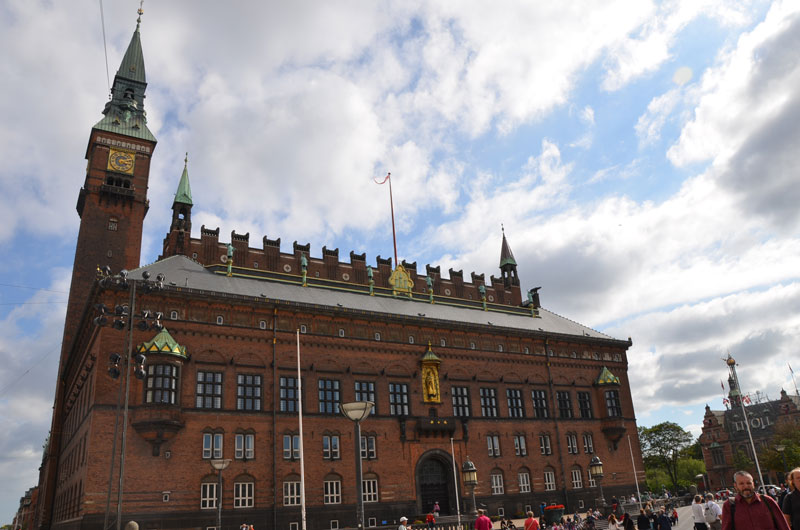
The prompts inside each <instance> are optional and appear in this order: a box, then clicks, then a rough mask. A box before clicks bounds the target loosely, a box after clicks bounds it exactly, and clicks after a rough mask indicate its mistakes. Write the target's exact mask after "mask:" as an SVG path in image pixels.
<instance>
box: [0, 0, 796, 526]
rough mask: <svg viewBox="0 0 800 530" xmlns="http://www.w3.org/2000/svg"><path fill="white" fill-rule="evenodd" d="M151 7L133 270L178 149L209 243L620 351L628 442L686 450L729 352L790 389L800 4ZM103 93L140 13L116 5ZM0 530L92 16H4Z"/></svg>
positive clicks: (82, 109) (46, 381)
mask: <svg viewBox="0 0 800 530" xmlns="http://www.w3.org/2000/svg"><path fill="white" fill-rule="evenodd" d="M592 4H595V7H592V8H590V9H587V5H590V4H587V3H586V2H583V1H581V0H575V1H567V0H564V1H561V2H511V1H508V2H481V1H472V2H470V1H461V2H450V1H418V2H416V1H410V0H407V1H403V2H391V1H379V2H358V1H352V2H348V1H331V2H324V3H321V2H310V1H296V2H274V1H269V2H258V3H256V2H253V3H247V4H245V3H238V4H236V3H235V4H230V3H225V2H210V1H204V2H199V1H189V0H175V1H172V2H145V4H144V15H143V16H142V24H141V35H142V46H143V51H144V57H145V66H146V73H147V80H148V82H149V85H148V87H147V98H146V100H145V105H144V106H145V109H146V110H147V113H148V125H149V127H150V129H151V130H152V131H153V133H154V134H155V136H156V137H157V138H158V146H157V147H156V150H155V153H154V157H153V159H152V165H151V172H150V188H149V198H150V210H149V213H148V215H147V218H146V220H145V226H144V229H145V230H144V242H143V249H142V263H149V262H152V261H154V260H155V259H156V258H157V256H158V255H159V253H160V250H161V241H162V239H163V237H164V235H165V233H166V231H167V229H168V228H169V221H170V215H171V210H170V207H171V204H172V199H173V196H174V193H175V189H176V187H177V183H178V179H179V177H180V174H181V171H182V170H183V163H184V157H185V156H186V155H185V153H186V152H188V153H189V154H188V159H189V163H188V168H189V176H190V180H191V186H192V192H193V199H194V208H193V226H194V227H195V228H194V230H195V232H194V234H193V235H194V236H195V237H199V228H200V226H201V225H205V226H206V227H209V228H216V227H220V229H221V234H222V236H221V239H225V240H227V236H226V235H227V234H230V232H231V231H233V230H235V231H236V232H237V233H246V232H249V233H250V234H251V242H254V243H253V244H254V245H257V244H258V241H260V239H261V237H262V236H264V235H266V236H268V237H270V238H271V239H275V238H277V237H280V238H281V240H282V242H283V250H284V251H289V250H290V249H291V242H292V241H298V242H300V243H308V242H310V243H311V254H312V256H320V255H321V254H322V250H321V249H322V246H323V245H324V246H327V247H328V248H339V249H340V255H341V256H343V257H346V256H348V255H349V251H350V250H355V251H356V252H357V253H361V252H366V253H367V259H368V261H369V262H371V263H374V262H375V258H376V256H378V255H381V256H383V257H387V256H390V255H391V254H392V240H391V221H390V216H389V203H388V190H387V189H386V187H385V186H377V185H375V184H374V183H373V179H374V178H376V177H382V176H384V175H385V174H386V173H387V172H391V173H392V183H393V191H394V198H395V204H394V207H395V212H396V217H397V227H398V234H397V236H398V252H399V255H400V258H401V259H406V260H407V261H412V262H413V261H416V262H417V263H418V269H422V268H423V266H424V264H426V263H430V264H431V265H434V266H435V265H441V267H442V271H446V270H448V269H449V268H450V267H452V268H454V269H455V270H460V269H463V270H464V271H465V274H468V273H469V272H470V271H476V272H478V273H486V274H487V275H488V274H495V275H499V269H498V263H499V255H500V244H501V225H502V226H504V227H505V233H506V235H507V237H508V240H509V244H510V245H511V248H512V250H513V252H514V254H515V257H516V260H517V262H518V263H519V277H520V279H521V282H522V288H523V289H524V290H526V289H529V288H532V287H536V286H542V289H541V291H540V294H541V301H542V305H543V306H544V307H545V308H547V309H549V310H551V311H554V312H556V313H558V314H561V315H564V316H566V317H568V318H570V319H572V320H575V321H578V322H581V323H583V324H586V325H589V326H591V327H593V328H595V329H597V330H599V331H602V332H604V333H607V334H609V335H611V336H614V337H616V338H620V339H627V338H628V337H631V338H632V340H633V345H632V346H631V348H630V350H629V357H628V360H629V376H630V380H631V390H632V392H633V399H634V407H635V410H636V417H637V422H638V424H639V425H645V426H649V425H653V424H656V423H659V422H662V421H667V420H669V421H675V422H677V423H679V424H680V425H682V426H683V427H684V428H686V429H688V430H690V431H691V432H692V433H694V434H695V435H697V434H699V432H700V426H701V422H702V415H703V407H704V406H705V404H706V403H708V404H710V405H711V406H712V408H715V409H721V408H722V407H723V405H722V389H721V388H720V380H727V372H726V366H725V364H724V362H723V361H722V358H723V357H724V356H725V355H727V353H728V352H730V353H731V355H733V356H734V358H735V359H736V360H737V361H738V363H739V377H740V380H741V383H742V386H743V388H744V390H745V391H746V392H751V393H754V392H755V391H760V392H763V393H765V394H766V395H767V396H769V397H770V398H777V397H778V395H779V392H780V389H781V388H785V389H786V390H787V391H794V385H793V382H792V374H791V373H790V371H789V364H790V363H792V362H795V364H796V368H800V356H798V345H800V341H798V339H800V273H799V272H798V271H800V208H798V202H800V185H798V184H800V178H798V169H797V168H798V167H800V149H798V148H797V146H798V145H800V128H799V127H798V123H800V54H798V53H797V50H798V49H800V2H797V1H773V2H770V1H759V0H752V1H746V0H744V1H737V2H727V1H717V0H686V1H683V0H674V1H664V2H660V3H658V2H649V1H646V0H631V1H623V0H618V1H614V0H609V1H605V2H596V3H592ZM103 7H104V13H103V17H102V20H104V21H105V42H106V50H107V55H108V69H109V71H110V76H111V79H112V80H113V75H114V73H115V72H116V69H117V67H118V66H119V62H120V60H121V58H122V55H123V53H124V50H125V48H126V47H127V44H128V42H129V41H130V38H131V34H132V32H133V30H134V28H135V23H136V17H137V15H136V9H137V8H138V7H139V2H137V1H134V0H125V1H117V2H105V3H104V6H103ZM0 49H3V50H6V52H5V53H3V54H0V79H2V80H3V81H2V86H3V91H2V96H3V97H2V98H0V248H2V255H4V256H5V259H3V260H2V262H0V359H2V362H1V363H0V476H2V477H4V480H3V481H2V483H0V522H1V523H5V522H10V521H11V518H12V517H13V513H14V511H15V510H16V508H17V505H18V502H19V497H20V496H21V495H22V494H23V493H24V491H25V490H26V489H27V488H28V487H31V486H34V485H35V484H36V482H37V477H38V466H39V464H40V463H41V456H42V444H43V443H44V441H45V438H46V436H47V432H48V430H49V427H50V415H51V407H52V402H53V391H54V385H55V379H56V371H57V365H58V356H59V351H60V340H61V334H62V330H63V319H64V313H65V310H66V297H67V292H68V290H69V277H70V270H71V267H72V262H73V258H74V252H75V241H76V237H77V229H78V223H79V218H78V215H77V213H76V211H75V204H76V201H77V197H78V190H79V189H80V187H81V185H82V184H83V178H84V171H85V163H86V162H85V158H84V156H85V151H86V146H87V142H88V138H89V131H90V129H91V127H92V125H94V124H95V123H96V122H97V121H99V119H100V118H101V111H102V109H103V106H104V104H105V102H106V100H107V98H108V89H109V80H108V76H107V73H106V59H105V54H104V38H103V25H102V23H101V13H100V6H99V5H98V2H95V1H93V0H74V1H72V2H49V1H48V2H45V1H38V0H0Z"/></svg>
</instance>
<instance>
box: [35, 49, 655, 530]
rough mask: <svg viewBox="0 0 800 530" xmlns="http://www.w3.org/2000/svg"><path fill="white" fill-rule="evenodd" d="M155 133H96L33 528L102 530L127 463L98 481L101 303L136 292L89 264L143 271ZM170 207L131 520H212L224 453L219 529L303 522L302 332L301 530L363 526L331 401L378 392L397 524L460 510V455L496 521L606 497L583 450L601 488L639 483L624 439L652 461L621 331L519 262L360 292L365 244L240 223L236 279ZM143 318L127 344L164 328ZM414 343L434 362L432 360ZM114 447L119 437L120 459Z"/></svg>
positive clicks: (139, 402) (381, 444) (378, 423)
mask: <svg viewBox="0 0 800 530" xmlns="http://www.w3.org/2000/svg"><path fill="white" fill-rule="evenodd" d="M137 38H138V37H137ZM103 138H104V139H103ZM109 142H128V143H130V144H131V145H133V146H134V147H126V149H129V150H132V151H134V152H135V153H136V165H135V171H134V173H133V176H132V178H131V179H129V181H126V180H125V177H124V175H119V174H118V173H117V172H113V171H110V170H108V169H107V168H108V156H109V146H110V145H111V144H109ZM136 146H138V147H136ZM154 146H155V143H154V142H146V141H142V140H136V139H133V138H126V137H124V136H119V135H117V136H115V135H113V134H110V133H105V132H101V131H98V130H93V132H92V135H91V138H90V143H89V150H88V154H87V157H88V159H89V170H88V172H87V179H86V184H85V186H84V190H83V191H82V192H81V198H80V200H79V205H78V210H79V213H80V214H81V229H80V234H79V238H78V248H77V252H76V259H75V270H74V272H73V283H72V287H71V291H70V293H71V294H70V306H69V310H68V316H67V322H66V326H65V337H69V338H70V340H65V350H64V352H63V353H62V358H61V368H60V372H59V374H60V375H59V380H58V387H57V390H56V400H55V407H54V414H53V431H52V434H51V439H50V443H49V445H48V448H47V454H46V458H45V461H44V464H43V468H42V475H41V477H42V478H41V480H40V483H41V484H42V491H43V510H42V511H41V512H40V520H39V524H40V526H41V527H43V528H49V527H50V526H54V527H57V528H59V529H70V528H101V527H102V524H103V519H104V516H105V514H106V511H107V510H106V504H107V502H108V500H107V499H108V497H107V495H108V492H109V491H111V493H112V495H111V499H110V512H111V520H112V521H113V519H114V517H113V514H114V512H115V511H116V491H117V483H118V473H119V465H118V463H113V469H114V471H113V474H112V475H111V477H110V475H109V472H110V470H111V468H112V460H111V454H112V446H113V445H114V433H115V420H116V419H117V418H118V417H119V416H118V412H117V403H118V400H119V399H120V396H121V395H122V394H121V389H122V388H123V385H124V384H125V381H124V373H125V366H124V363H123V366H121V367H120V368H121V370H122V372H123V376H122V377H121V378H119V379H112V378H111V377H110V376H109V373H108V362H109V361H108V359H109V354H111V353H119V354H121V355H122V356H123V358H124V357H125V352H126V347H127V346H126V333H127V332H125V331H118V330H115V329H113V328H112V327H110V326H104V327H102V326H101V327H98V326H96V325H95V324H94V323H93V318H94V317H95V316H96V313H95V312H94V310H93V309H92V308H94V307H95V305H96V304H98V303H103V304H105V305H106V306H108V307H109V308H113V307H115V306H116V305H124V304H129V295H130V293H131V288H130V287H128V289H118V288H113V287H109V286H105V288H104V287H102V286H101V285H100V283H98V282H97V281H96V278H95V274H96V270H97V266H98V265H105V264H109V265H110V266H111V268H112V270H113V272H114V273H117V272H118V271H119V269H121V268H128V269H133V268H134V267H136V265H137V262H138V258H139V252H140V248H141V234H142V222H143V219H144V216H145V214H146V212H147V197H146V190H147V179H148V172H149V162H150V158H149V156H150V153H152V149H153V148H154ZM117 147H119V145H118V144H117ZM119 179H122V180H119ZM125 182H127V183H128V185H127V186H126V185H125ZM181 208H182V210H181V212H180V216H181V217H180V219H179V217H178V216H177V210H176V216H175V217H174V218H173V222H172V225H171V226H170V229H169V232H168V233H167V236H166V238H165V240H164V247H163V248H164V249H163V256H162V258H163V259H161V260H160V261H158V262H156V263H155V264H152V265H150V266H148V267H146V268H147V271H148V272H149V273H150V275H151V279H152V278H154V277H155V276H156V274H157V273H159V272H163V273H165V274H166V276H167V278H166V281H165V283H164V289H163V290H160V291H155V292H151V293H145V292H141V291H140V294H139V295H138V296H136V297H135V299H134V302H135V311H134V315H137V316H138V315H139V314H140V310H142V309H149V310H152V311H160V312H163V313H164V315H165V316H164V324H165V325H166V328H167V329H168V333H169V336H170V337H171V338H172V339H174V341H176V342H177V343H178V344H179V345H180V346H181V347H184V348H185V351H186V354H187V355H183V353H180V352H181V351H182V350H175V351H171V352H170V353H163V352H161V353H159V352H155V353H152V352H149V351H148V352H147V361H146V367H147V370H148V374H149V375H148V376H147V377H146V378H145V379H144V380H139V379H135V378H131V380H130V413H129V418H128V424H127V438H126V443H127V447H126V449H125V475H124V495H123V498H122V511H123V519H122V520H123V523H124V522H126V521H128V520H136V521H138V522H139V524H140V526H141V527H142V528H147V529H156V528H204V527H209V526H215V525H216V510H215V509H213V502H210V501H209V499H204V497H209V495H210V494H211V493H212V492H214V491H215V487H216V486H215V485H216V483H217V475H216V474H215V472H214V471H213V470H212V468H211V465H210V460H211V458H212V457H213V458H217V457H222V458H230V459H232V462H231V464H230V466H229V467H228V468H227V469H226V470H225V471H224V472H223V473H222V477H223V481H224V484H223V488H222V498H223V527H225V528H226V529H227V528H234V527H238V525H239V524H241V523H242V522H247V523H250V524H253V525H255V527H256V528H270V529H272V528H274V529H282V530H290V528H291V525H292V523H296V522H298V521H299V518H300V508H299V506H298V505H297V504H296V501H297V495H296V490H295V489H294V486H295V483H296V482H298V481H299V480H300V479H299V477H300V465H299V461H298V459H297V457H296V456H297V455H295V452H294V448H293V446H292V445H291V443H292V440H293V438H292V437H293V436H295V435H296V434H297V433H298V416H297V413H296V412H294V410H295V407H296V401H294V400H292V399H285V398H284V399H282V397H281V396H285V395H287V394H289V395H291V393H292V392H293V391H294V389H295V388H296V387H295V386H294V383H296V380H295V377H296V362H297V361H296V351H297V344H296V332H297V330H299V331H300V343H301V352H302V360H301V370H302V376H301V382H302V394H301V396H302V403H303V407H304V415H303V418H304V420H303V421H304V426H303V429H304V437H303V438H304V444H303V449H304V455H305V457H304V463H305V488H306V490H305V491H306V503H307V510H308V521H309V522H308V527H309V528H310V529H313V530H318V529H319V530H321V529H325V528H331V527H332V525H333V524H334V523H332V521H336V522H337V524H338V526H339V527H345V526H353V525H354V524H355V521H356V514H355V511H356V510H355V505H356V489H355V484H356V477H355V449H354V442H355V441H354V430H353V428H354V426H353V423H352V422H350V421H349V420H347V419H346V418H344V417H343V416H342V415H341V414H339V413H338V412H337V408H338V406H339V404H341V403H345V402H349V401H355V400H357V399H360V400H364V399H370V400H372V398H373V397H374V402H375V411H374V414H373V415H371V416H370V417H368V418H367V419H366V420H364V421H363V423H362V425H361V427H362V436H363V437H364V440H365V443H366V444H367V445H366V446H365V447H364V450H363V452H364V453H366V454H365V456H366V458H365V460H364V462H363V476H364V479H365V480H366V481H367V482H366V483H367V486H366V487H365V492H366V500H367V502H366V503H365V515H366V520H365V523H367V524H372V523H375V524H378V525H380V524H382V523H383V522H384V521H386V522H388V524H395V522H396V521H397V520H398V519H399V517H400V516H401V515H406V516H407V517H409V518H410V519H411V520H412V521H413V520H414V519H415V518H417V517H420V516H422V515H423V514H424V513H425V512H427V511H429V510H430V509H431V507H432V503H433V502H434V501H438V502H439V504H440V506H441V507H442V511H443V513H455V510H456V508H455V505H456V499H458V502H459V503H460V507H461V510H462V512H466V511H468V510H470V509H471V508H472V506H471V501H470V500H469V499H470V496H469V492H468V490H467V489H466V488H465V486H464V484H463V483H462V478H461V473H460V470H461V466H462V465H463V463H464V462H465V461H466V459H467V457H469V458H470V459H471V461H472V462H474V464H475V466H476V467H477V469H478V485H477V488H476V489H475V497H476V498H477V502H478V503H480V504H483V505H485V506H486V507H487V508H488V510H489V512H490V513H492V514H496V513H499V512H500V511H501V510H502V511H503V512H504V513H505V514H506V515H514V514H518V513H521V512H523V511H526V510H527V509H528V508H529V507H531V508H536V507H538V505H539V504H540V503H542V502H547V503H550V502H556V503H564V504H566V506H567V508H568V510H569V511H570V512H571V511H576V510H579V509H585V508H588V507H590V506H594V505H595V499H596V498H597V497H598V496H599V492H598V488H597V487H596V486H593V485H591V484H590V477H589V476H588V464H589V460H590V459H591V457H592V456H594V455H595V454H596V455H598V456H599V457H600V458H601V459H602V461H603V463H604V468H605V478H604V479H603V489H604V493H605V496H606V498H610V497H611V496H612V495H623V494H625V495H630V494H631V493H633V492H634V491H635V481H636V479H635V477H634V475H633V471H632V467H631V453H630V452H629V442H628V440H629V439H630V443H631V447H632V452H633V458H634V461H635V464H636V467H637V469H638V470H639V471H641V470H642V469H643V465H642V458H641V452H640V448H639V444H638V438H637V430H636V421H635V414H634V409H633V403H632V400H631V393H630V385H629V382H628V377H627V349H628V348H629V347H630V344H631V343H630V340H628V341H620V340H616V339H612V338H610V337H607V336H605V335H602V334H601V333H598V332H596V331H594V330H591V329H589V328H586V327H583V326H580V325H579V324H577V323H574V322H571V321H569V320H567V319H565V318H563V317H560V316H558V315H554V314H553V313H549V312H547V311H545V310H544V309H540V307H539V303H538V295H537V296H536V297H535V298H534V299H533V301H532V302H531V303H528V302H525V303H522V300H521V298H522V297H521V290H520V286H519V281H518V280H517V278H516V263H515V262H513V256H511V262H507V263H506V264H505V265H504V266H505V269H504V270H503V271H502V274H501V277H500V278H495V277H493V276H492V277H490V280H489V281H488V282H485V281H484V276H483V275H482V274H481V275H478V274H475V273H473V274H472V275H471V281H469V282H464V281H463V274H462V272H461V271H453V270H450V272H449V278H443V277H442V275H441V274H440V271H439V268H438V267H431V266H427V267H426V270H425V273H426V275H427V276H428V277H430V279H431V282H432V285H431V287H430V289H429V288H428V286H427V284H426V281H425V279H424V276H423V275H421V274H420V275H418V273H417V271H416V264H415V263H413V264H405V266H406V269H407V270H408V271H409V274H410V276H411V279H412V280H413V281H414V283H415V288H414V290H413V294H412V295H411V296H409V297H407V298H411V299H405V301H399V300H398V299H397V297H395V296H393V295H392V293H391V291H390V289H389V288H388V287H389V285H388V277H389V275H390V274H391V272H392V264H391V261H390V260H386V259H381V258H380V257H378V259H377V260H376V267H375V268H374V269H373V271H372V272H373V278H374V284H373V285H372V289H373V290H374V292H373V293H370V281H369V280H370V279H369V269H370V268H369V267H368V266H367V261H366V256H365V255H364V254H360V255H359V254H355V253H353V252H351V253H350V262H349V263H344V262H340V261H339V258H338V249H336V250H330V249H326V248H325V247H323V249H322V256H321V257H319V258H315V257H312V256H310V245H298V244H297V243H296V242H295V244H294V245H293V249H292V250H293V252H292V253H291V254H287V253H282V252H281V250H280V240H279V239H278V240H274V241H273V240H269V239H267V238H264V239H263V248H260V249H254V248H250V247H249V234H248V235H244V236H242V235H240V234H236V233H233V234H232V236H231V244H232V246H233V247H234V249H235V251H234V258H233V259H234V262H233V266H232V267H231V268H230V272H228V269H227V265H225V264H222V263H220V262H221V261H223V260H222V257H224V256H226V254H227V248H226V247H227V244H224V243H222V242H220V241H219V230H218V229H217V230H208V229H206V228H205V227H203V228H201V231H200V238H199V239H192V238H191V217H190V215H191V205H190V204H187V205H184V206H181ZM112 218H113V219H114V220H115V222H116V223H117V224H116V225H112V224H110V223H112ZM179 220H183V221H184V222H178V221H179ZM112 226H113V228H116V229H109V228H110V227H112ZM301 255H304V256H305V258H306V259H307V260H308V267H307V271H305V272H306V274H305V275H301V269H302V264H301V261H302V258H301ZM183 256H186V257H183ZM225 261H226V260H225ZM198 263H199V264H202V265H205V268H204V267H203V266H202V265H199V264H198ZM511 272H513V275H511ZM141 278H142V269H139V270H137V271H134V272H132V273H131V280H135V281H141ZM304 279H305V280H306V281H305V282H304ZM304 283H305V284H306V285H304ZM481 289H485V298H483V293H481ZM265 293H277V294H271V295H267V294H265ZM372 295H374V296H372ZM399 296H400V297H403V296H404V295H399ZM340 302H341V303H340ZM540 311H541V312H542V313H543V314H542V315H540V314H539V312H540ZM112 320H113V317H112ZM137 322H138V319H135V320H134V326H133V331H132V343H131V346H133V347H134V348H136V347H137V346H138V345H141V344H145V343H147V342H148V341H151V340H154V335H155V334H156V331H153V330H149V331H140V330H139V329H137V327H136V323H137ZM429 344H430V345H431V347H430V349H429V346H428V345H429ZM176 352H177V353H176ZM426 352H429V353H427V354H428V357H427V358H428V359H436V361H435V362H438V364H436V368H437V369H438V372H437V371H434V372H431V371H430V370H429V369H428V368H426V366H427V365H426V366H423V363H422V361H423V357H424V356H425V355H426ZM604 368H606V369H607V370H604ZM426 370H427V371H426ZM423 374H426V379H425V381H423ZM601 374H604V378H603V379H602V380H600V379H599V378H600V376H601ZM429 376H430V377H429ZM209 380H210V381H211V383H212V384H207V383H209ZM217 384H218V385H219V386H218V387H217V386H216V385H217ZM171 385H174V392H173V391H172V386H171ZM148 389H149V390H151V391H155V390H160V391H161V392H160V393H158V392H156V393H149V394H148ZM198 389H201V390H202V393H201V395H198V392H199V390H198ZM357 390H359V391H362V392H367V393H366V394H360V395H358V396H357V395H356V391H357ZM369 392H372V393H371V394H370V393H369ZM198 399H199V401H198ZM164 400H166V402H160V401H164ZM121 430H122V427H120V431H121ZM220 435H221V437H220ZM287 437H288V440H289V443H290V446H289V448H288V450H287V449H286V448H285V445H284V443H285V440H286V439H287ZM220 439H221V443H222V445H221V454H215V453H216V447H215V445H214V444H215V443H216V441H217V440H220ZM451 439H452V447H453V449H452V452H451ZM239 441H241V443H242V446H241V452H237V451H238V450H237V443H238V442H239ZM251 441H252V446H250V445H249V443H250V442H251ZM206 442H208V443H210V445H209V446H205V445H204V444H206ZM120 444H121V435H119V434H118V438H117V443H116V454H117V455H119V454H120V449H121V445H120ZM251 447H252V454H250V449H251ZM454 460H455V467H456V470H457V471H456V474H457V476H456V478H455V479H454V477H453V461H454ZM110 478H111V480H109V479H110Z"/></svg>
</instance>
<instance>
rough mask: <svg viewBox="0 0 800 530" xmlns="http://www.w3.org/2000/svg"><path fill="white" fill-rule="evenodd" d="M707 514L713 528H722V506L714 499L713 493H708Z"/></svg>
mask: <svg viewBox="0 0 800 530" xmlns="http://www.w3.org/2000/svg"><path fill="white" fill-rule="evenodd" d="M705 516H706V523H707V524H708V527H709V528H710V529H711V530H722V508H720V507H719V504H717V503H716V502H715V501H714V495H713V494H711V493H706V505H705Z"/></svg>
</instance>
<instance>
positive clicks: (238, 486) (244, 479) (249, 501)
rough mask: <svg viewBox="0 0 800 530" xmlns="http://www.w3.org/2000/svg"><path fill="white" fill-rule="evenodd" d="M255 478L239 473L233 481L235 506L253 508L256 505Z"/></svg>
mask: <svg viewBox="0 0 800 530" xmlns="http://www.w3.org/2000/svg"><path fill="white" fill-rule="evenodd" d="M255 482H256V481H255V479H254V478H253V477H252V476H251V475H239V476H238V477H236V478H235V479H234V481H233V507H234V508H252V507H253V506H254V502H253V499H254V498H255V496H254V487H255V486H254V485H255Z"/></svg>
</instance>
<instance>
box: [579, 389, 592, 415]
mask: <svg viewBox="0 0 800 530" xmlns="http://www.w3.org/2000/svg"><path fill="white" fill-rule="evenodd" d="M578 409H580V413H581V418H583V419H591V418H592V398H591V396H589V392H578Z"/></svg>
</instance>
